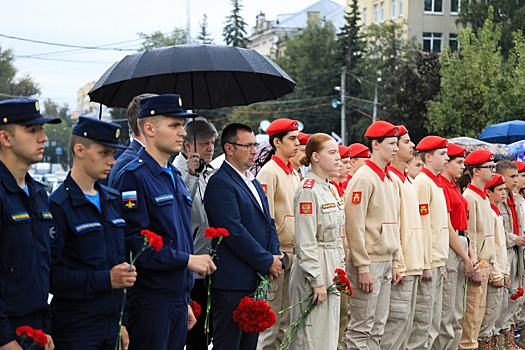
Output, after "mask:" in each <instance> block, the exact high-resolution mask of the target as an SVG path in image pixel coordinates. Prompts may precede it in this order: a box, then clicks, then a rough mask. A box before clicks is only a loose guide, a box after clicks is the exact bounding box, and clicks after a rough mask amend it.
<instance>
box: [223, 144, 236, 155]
mask: <svg viewBox="0 0 525 350" xmlns="http://www.w3.org/2000/svg"><path fill="white" fill-rule="evenodd" d="M233 147H234V146H233V145H232V144H230V143H227V144H225V145H224V151H225V152H226V154H227V155H228V156H231V155H233Z"/></svg>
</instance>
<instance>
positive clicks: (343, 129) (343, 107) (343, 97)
mask: <svg viewBox="0 0 525 350" xmlns="http://www.w3.org/2000/svg"><path fill="white" fill-rule="evenodd" d="M345 100H346V66H343V68H342V69H341V144H342V145H343V146H345V145H346V101H345Z"/></svg>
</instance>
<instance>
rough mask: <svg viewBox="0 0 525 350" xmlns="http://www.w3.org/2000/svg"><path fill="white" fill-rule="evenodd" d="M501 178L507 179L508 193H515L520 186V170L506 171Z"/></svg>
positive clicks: (508, 169)
mask: <svg viewBox="0 0 525 350" xmlns="http://www.w3.org/2000/svg"><path fill="white" fill-rule="evenodd" d="M501 176H503V177H504V178H505V185H506V188H507V191H514V190H515V189H516V185H517V184H518V169H510V168H507V169H504V170H503V171H502V172H501Z"/></svg>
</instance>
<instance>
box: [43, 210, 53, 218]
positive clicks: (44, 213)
mask: <svg viewBox="0 0 525 350" xmlns="http://www.w3.org/2000/svg"><path fill="white" fill-rule="evenodd" d="M42 219H44V220H51V219H53V214H51V212H50V211H43V212H42Z"/></svg>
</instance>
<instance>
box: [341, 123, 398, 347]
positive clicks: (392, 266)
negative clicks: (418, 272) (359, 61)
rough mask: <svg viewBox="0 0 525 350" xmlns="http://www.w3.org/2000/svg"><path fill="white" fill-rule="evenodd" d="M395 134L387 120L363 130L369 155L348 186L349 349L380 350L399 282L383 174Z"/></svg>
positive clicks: (394, 216) (394, 217)
mask: <svg viewBox="0 0 525 350" xmlns="http://www.w3.org/2000/svg"><path fill="white" fill-rule="evenodd" d="M398 132H399V129H398V127H397V126H395V125H392V124H390V123H388V122H386V121H378V122H375V123H373V124H372V125H371V126H370V127H369V128H368V129H367V131H366V134H365V137H366V138H367V142H368V144H369V150H370V151H371V152H372V157H371V159H370V160H368V161H366V163H365V165H363V166H362V167H361V168H360V169H359V170H358V171H357V172H356V173H355V175H354V176H353V177H352V179H351V180H350V182H349V184H348V187H347V193H346V198H345V203H346V204H345V216H346V218H347V219H346V225H345V228H346V236H347V239H348V246H349V248H350V257H349V261H348V277H349V279H350V283H351V285H352V286H353V287H354V292H353V295H352V297H351V298H350V300H349V315H350V320H349V322H348V327H347V332H346V341H347V346H348V349H379V342H380V340H381V338H382V335H383V331H384V327H385V323H386V320H387V317H388V303H389V301H390V286H391V284H394V285H395V284H397V283H398V282H399V281H400V280H401V276H400V274H399V272H398V262H399V259H400V255H401V249H400V246H399V224H398V217H399V197H398V196H397V193H396V191H395V188H394V184H393V182H392V180H391V179H390V177H389V176H387V174H386V173H385V171H386V165H387V163H388V162H391V161H392V160H393V159H394V156H395V154H396V152H397V150H398V147H397V135H398ZM385 203H388V205H385ZM365 305H366V307H365Z"/></svg>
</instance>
